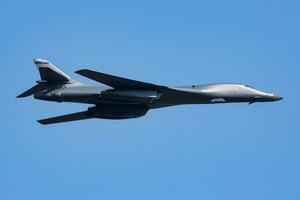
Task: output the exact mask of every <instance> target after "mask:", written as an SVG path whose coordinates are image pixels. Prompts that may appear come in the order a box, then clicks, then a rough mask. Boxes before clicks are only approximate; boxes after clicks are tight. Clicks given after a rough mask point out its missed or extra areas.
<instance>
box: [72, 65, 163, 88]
mask: <svg viewBox="0 0 300 200" xmlns="http://www.w3.org/2000/svg"><path fill="white" fill-rule="evenodd" d="M75 73H77V74H80V75H82V76H84V77H87V78H89V79H92V80H94V81H97V82H100V83H103V84H105V85H108V86H111V87H113V88H115V89H136V90H158V91H161V90H164V89H167V87H165V86H160V85H155V84H151V83H145V82H141V81H136V80H130V79H126V78H122V77H118V76H113V75H110V74H104V73H101V72H95V71H92V70H88V69H82V70H79V71H76V72H75Z"/></svg>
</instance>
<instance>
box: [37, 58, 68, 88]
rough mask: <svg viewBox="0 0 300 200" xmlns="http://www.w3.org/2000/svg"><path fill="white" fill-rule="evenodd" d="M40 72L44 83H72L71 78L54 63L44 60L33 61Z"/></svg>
mask: <svg viewBox="0 0 300 200" xmlns="http://www.w3.org/2000/svg"><path fill="white" fill-rule="evenodd" d="M33 62H34V63H35V64H36V67H37V68H38V70H39V73H40V76H41V81H39V82H43V83H63V82H70V81H71V78H70V77H69V76H68V75H67V74H65V73H64V72H63V71H61V70H60V69H58V68H56V67H55V66H54V65H53V64H52V63H50V62H49V61H47V60H44V59H33Z"/></svg>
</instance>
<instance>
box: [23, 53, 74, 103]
mask: <svg viewBox="0 0 300 200" xmlns="http://www.w3.org/2000/svg"><path fill="white" fill-rule="evenodd" d="M33 62H34V63H35V64H36V67H37V68H38V70H39V73H40V77H41V80H39V81H37V83H38V84H37V85H35V86H33V87H32V88H30V89H29V90H26V91H25V92H23V93H22V94H20V95H19V96H17V98H22V97H27V96H30V95H33V94H34V93H36V92H41V91H43V90H46V89H48V88H49V84H50V85H52V84H61V83H71V82H75V81H73V80H72V79H71V78H70V77H69V76H68V75H67V74H65V73H64V72H63V71H61V70H60V69H58V68H56V67H55V66H54V65H53V64H51V63H50V62H49V61H47V60H44V59H33Z"/></svg>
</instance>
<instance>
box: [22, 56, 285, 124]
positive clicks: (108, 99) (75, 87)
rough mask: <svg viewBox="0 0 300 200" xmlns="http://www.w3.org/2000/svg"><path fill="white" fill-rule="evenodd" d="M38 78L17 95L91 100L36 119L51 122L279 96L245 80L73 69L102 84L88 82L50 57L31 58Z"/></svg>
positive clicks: (138, 114)
mask: <svg viewBox="0 0 300 200" xmlns="http://www.w3.org/2000/svg"><path fill="white" fill-rule="evenodd" d="M33 62H34V63H35V64H36V66H37V68H38V70H39V73H40V77H41V80H38V81H36V82H37V85H35V86H33V87H32V88H30V89H29V90H27V91H25V92H23V93H22V94H20V95H19V96H17V98H22V97H27V96H30V95H33V96H34V98H35V99H40V100H45V101H55V102H76V103H86V104H92V105H94V106H92V107H89V108H88V109H87V110H86V111H83V112H77V113H72V114H68V115H62V116H58V117H53V118H48V119H42V120H38V122H39V123H41V124H54V123H60V122H69V121H76V120H83V119H90V118H101V119H129V118H138V117H142V116H144V115H145V114H146V113H147V112H148V110H149V109H155V108H162V107H167V106H176V105H182V104H216V103H237V102H246V103H249V104H252V103H255V102H273V101H278V100H281V99H282V97H280V96H277V95H274V94H271V93H266V92H262V91H259V90H256V89H254V88H252V87H250V86H248V85H244V84H209V85H193V86H187V87H166V86H161V85H156V84H151V83H145V82H141V81H136V80H130V79H126V78H122V77H117V76H113V75H109V74H104V73H101V72H95V71H92V70H88V69H82V70H79V71H76V72H75V73H77V74H80V75H82V76H84V77H87V78H89V79H92V80H94V81H97V82H100V83H102V84H104V85H101V86H91V85H87V84H84V83H81V82H78V81H75V80H73V79H71V78H70V77H69V76H68V75H67V74H65V73H64V72H62V71H61V70H59V69H58V68H56V67H55V66H54V65H53V64H51V63H50V62H49V61H47V60H44V59H34V60H33Z"/></svg>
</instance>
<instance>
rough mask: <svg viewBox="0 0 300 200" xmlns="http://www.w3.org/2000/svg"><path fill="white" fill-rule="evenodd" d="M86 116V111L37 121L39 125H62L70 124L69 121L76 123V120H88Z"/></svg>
mask: <svg viewBox="0 0 300 200" xmlns="http://www.w3.org/2000/svg"><path fill="white" fill-rule="evenodd" d="M90 118H91V117H89V116H88V115H87V111H83V112H77V113H72V114H68V115H61V116H57V117H52V118H47V119H41V120H38V122H39V123H40V124H43V125H47V124H56V123H62V122H70V121H78V120H84V119H90Z"/></svg>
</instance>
